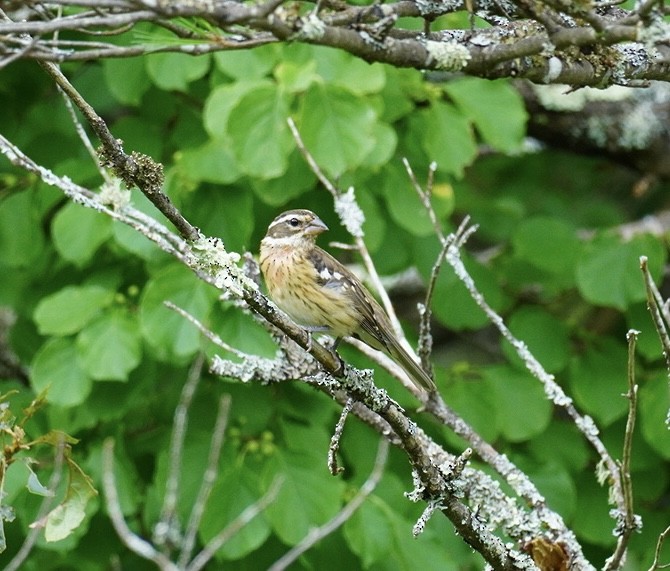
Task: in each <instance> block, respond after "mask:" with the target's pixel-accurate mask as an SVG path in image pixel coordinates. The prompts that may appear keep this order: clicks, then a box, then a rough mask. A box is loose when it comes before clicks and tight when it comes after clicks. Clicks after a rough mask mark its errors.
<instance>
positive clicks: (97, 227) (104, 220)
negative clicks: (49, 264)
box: [51, 202, 112, 267]
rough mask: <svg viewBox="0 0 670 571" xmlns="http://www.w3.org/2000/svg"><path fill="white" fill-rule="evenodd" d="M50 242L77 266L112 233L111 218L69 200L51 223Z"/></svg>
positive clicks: (86, 261)
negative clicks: (51, 239) (51, 237)
mask: <svg viewBox="0 0 670 571" xmlns="http://www.w3.org/2000/svg"><path fill="white" fill-rule="evenodd" d="M51 231H52V235H53V241H54V245H55V246H56V250H58V253H59V254H60V255H61V256H63V258H65V259H66V260H67V261H69V262H72V263H73V264H75V265H77V266H79V267H81V266H84V265H85V264H86V263H88V262H89V261H90V260H91V258H92V257H93V255H94V254H95V253H96V251H97V250H98V248H99V247H100V246H101V245H102V244H103V243H104V242H105V241H106V240H107V239H108V238H109V237H110V236H111V234H112V220H111V218H109V217H108V216H105V215H103V214H101V213H99V212H96V211H95V210H93V209H91V208H84V207H83V206H80V205H79V204H75V203H74V202H69V203H68V204H66V205H65V206H64V207H63V208H61V209H60V210H59V211H58V213H57V214H56V216H55V217H54V220H53V223H52V225H51Z"/></svg>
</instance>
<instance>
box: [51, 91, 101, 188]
mask: <svg viewBox="0 0 670 571" xmlns="http://www.w3.org/2000/svg"><path fill="white" fill-rule="evenodd" d="M58 91H60V94H61V95H62V96H63V101H64V102H65V107H66V108H67V110H68V113H69V114H70V119H71V121H72V124H73V125H74V128H75V130H76V131H77V135H78V136H79V140H80V141H81V142H82V144H83V145H84V148H85V149H86V151H87V152H88V154H89V155H90V157H91V159H93V164H95V167H96V168H97V169H98V172H99V173H100V176H101V177H102V179H103V180H104V181H105V182H106V183H107V184H112V177H111V176H109V173H108V172H107V171H106V170H105V169H104V168H103V167H102V165H101V164H100V161H99V160H98V154H97V153H96V152H95V149H94V148H93V145H92V144H91V140H90V139H89V138H88V135H87V134H86V131H85V130H84V127H83V126H82V124H81V121H79V118H78V117H77V114H76V113H75V110H74V105H73V104H72V99H70V98H69V97H68V96H67V94H66V93H65V92H64V91H63V90H62V89H60V88H58Z"/></svg>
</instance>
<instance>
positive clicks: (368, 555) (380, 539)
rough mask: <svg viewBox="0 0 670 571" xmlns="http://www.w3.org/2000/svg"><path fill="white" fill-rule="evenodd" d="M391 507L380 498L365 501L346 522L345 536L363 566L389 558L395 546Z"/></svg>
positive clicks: (367, 566)
mask: <svg viewBox="0 0 670 571" xmlns="http://www.w3.org/2000/svg"><path fill="white" fill-rule="evenodd" d="M389 511H390V508H389V507H388V506H386V505H385V504H384V503H383V502H382V501H381V500H379V499H378V498H375V497H372V498H370V500H369V501H367V502H365V503H364V504H363V505H362V506H361V507H360V508H359V509H358V510H356V511H355V512H354V514H353V515H352V516H351V518H349V519H348V520H347V521H346V523H345V524H344V537H345V538H346V540H347V544H348V545H349V547H350V548H351V550H352V551H353V552H354V553H355V554H356V555H358V556H359V558H360V560H361V563H362V564H363V568H365V569H367V568H369V567H371V566H372V565H373V564H374V563H375V562H377V561H384V560H387V558H388V557H389V553H390V552H391V551H392V550H393V548H394V541H393V527H392V525H391V522H390V521H389Z"/></svg>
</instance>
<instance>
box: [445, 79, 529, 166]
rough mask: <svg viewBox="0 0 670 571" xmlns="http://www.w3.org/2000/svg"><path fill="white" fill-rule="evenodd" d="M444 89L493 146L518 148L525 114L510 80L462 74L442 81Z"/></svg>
mask: <svg viewBox="0 0 670 571" xmlns="http://www.w3.org/2000/svg"><path fill="white" fill-rule="evenodd" d="M444 90H445V91H446V92H447V94H448V95H449V96H450V97H451V98H452V99H453V100H454V101H455V102H456V104H457V105H458V107H459V108H461V109H462V110H463V111H464V113H465V114H466V115H467V116H468V117H469V118H470V119H471V120H472V121H473V122H474V124H475V126H476V127H477V130H478V131H479V133H480V134H481V136H482V138H483V139H484V141H486V142H487V143H488V144H489V145H491V146H492V147H493V148H494V149H497V150H499V151H502V152H504V153H512V152H514V151H518V150H519V149H520V148H521V144H522V143H523V138H524V136H525V134H526V121H527V120H528V114H527V113H526V108H525V106H524V103H523V99H522V98H521V95H519V92H518V91H517V90H516V89H514V87H512V85H511V84H510V83H509V82H507V81H505V80H498V81H491V80H489V79H481V78H477V77H464V78H461V79H458V80H457V81H452V82H448V83H445V84H444Z"/></svg>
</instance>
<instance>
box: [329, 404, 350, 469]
mask: <svg viewBox="0 0 670 571" xmlns="http://www.w3.org/2000/svg"><path fill="white" fill-rule="evenodd" d="M353 404H354V402H353V400H352V399H348V400H347V404H345V405H344V407H343V408H342V412H341V413H340V418H339V420H338V421H337V425H336V426H335V432H334V433H333V437H332V438H331V439H330V446H329V447H328V471H329V472H330V473H331V474H332V475H333V476H337V475H338V474H340V473H341V472H343V471H344V468H343V467H342V466H338V465H337V451H338V450H339V448H340V438H342V432H343V431H344V423H345V421H346V420H347V416H349V413H350V412H351V408H352V407H353Z"/></svg>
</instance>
